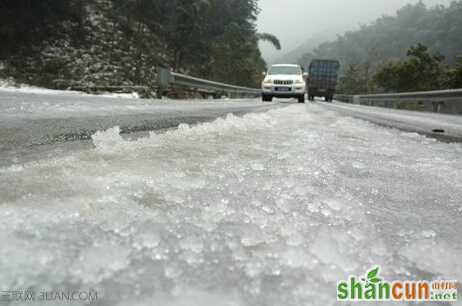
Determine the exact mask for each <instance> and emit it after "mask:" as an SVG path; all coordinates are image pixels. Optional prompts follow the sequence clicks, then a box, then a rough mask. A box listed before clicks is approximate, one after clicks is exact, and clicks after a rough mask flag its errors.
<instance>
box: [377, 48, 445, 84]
mask: <svg viewBox="0 0 462 306" xmlns="http://www.w3.org/2000/svg"><path fill="white" fill-rule="evenodd" d="M407 56H408V59H407V60H405V61H401V62H398V63H395V64H388V65H386V66H384V67H383V68H382V69H380V70H379V71H378V72H377V74H376V75H375V76H374V83H375V84H376V85H377V86H379V87H381V88H383V89H384V90H386V91H393V92H406V91H425V90H436V89H442V88H444V87H445V82H446V79H447V66H446V65H444V64H443V61H444V57H443V56H442V55H440V54H438V53H436V54H430V53H429V51H428V48H427V47H426V46H424V45H422V44H418V45H417V46H415V47H411V49H409V51H408V52H407Z"/></svg>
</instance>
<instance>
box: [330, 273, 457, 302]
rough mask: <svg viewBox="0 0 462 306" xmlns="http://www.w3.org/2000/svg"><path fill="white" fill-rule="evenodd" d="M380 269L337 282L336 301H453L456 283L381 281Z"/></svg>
mask: <svg viewBox="0 0 462 306" xmlns="http://www.w3.org/2000/svg"><path fill="white" fill-rule="evenodd" d="M379 274H380V267H375V268H373V269H371V270H370V271H368V272H367V273H366V275H365V277H354V276H350V277H349V279H348V280H347V281H340V282H338V283H337V300H338V301H345V302H359V301H366V302H367V301H370V302H376V301H394V302H403V301H406V302H455V301H457V281H447V280H438V281H431V282H430V281H392V282H389V281H385V280H383V279H381V278H380V277H379Z"/></svg>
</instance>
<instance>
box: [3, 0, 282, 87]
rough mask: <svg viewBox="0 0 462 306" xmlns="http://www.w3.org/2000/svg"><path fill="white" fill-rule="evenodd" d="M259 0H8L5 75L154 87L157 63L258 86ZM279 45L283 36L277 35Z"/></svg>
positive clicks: (54, 83)
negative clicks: (257, 28) (256, 24)
mask: <svg viewBox="0 0 462 306" xmlns="http://www.w3.org/2000/svg"><path fill="white" fill-rule="evenodd" d="M257 14H258V5H257V0H227V1H223V0H206V1H205V0H168V1H165V0H40V1H37V0H3V1H2V2H1V3H0V41H1V44H2V47H1V48H0V77H14V78H15V79H16V81H17V82H23V83H28V84H33V85H39V86H46V87H52V88H68V87H69V86H82V85H83V86H85V85H89V84H90V85H103V86H107V85H131V84H134V85H148V86H149V85H152V80H153V79H154V77H155V71H154V69H155V67H156V66H159V65H161V66H166V67H171V68H173V69H175V70H177V71H183V72H187V73H190V74H193V75H197V76H201V77H206V78H210V79H214V80H218V81H224V82H229V83H233V84H238V85H247V86H255V85H257V82H258V80H259V76H260V74H261V71H262V70H263V69H264V66H265V63H264V61H263V60H262V58H261V54H260V51H259V49H258V39H270V40H273V41H274V37H271V36H268V35H261V34H258V33H257V32H256V27H255V20H256V17H257ZM275 42H276V43H277V41H275Z"/></svg>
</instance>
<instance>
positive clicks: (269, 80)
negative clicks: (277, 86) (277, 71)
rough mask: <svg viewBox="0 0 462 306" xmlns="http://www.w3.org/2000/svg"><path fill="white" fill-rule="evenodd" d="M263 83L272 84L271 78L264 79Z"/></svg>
mask: <svg viewBox="0 0 462 306" xmlns="http://www.w3.org/2000/svg"><path fill="white" fill-rule="evenodd" d="M263 84H266V85H269V84H273V80H271V79H265V80H264V81H263Z"/></svg>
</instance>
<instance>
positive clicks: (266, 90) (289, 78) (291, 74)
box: [261, 65, 306, 103]
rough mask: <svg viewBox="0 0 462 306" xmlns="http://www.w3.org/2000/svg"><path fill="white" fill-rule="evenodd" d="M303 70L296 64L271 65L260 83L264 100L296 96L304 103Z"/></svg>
mask: <svg viewBox="0 0 462 306" xmlns="http://www.w3.org/2000/svg"><path fill="white" fill-rule="evenodd" d="M304 76H305V75H304V74H303V70H302V68H301V67H300V66H298V65H273V66H271V68H270V69H269V70H268V73H266V74H265V79H264V80H263V83H262V85H261V87H262V99H263V101H265V102H269V101H272V100H273V97H276V98H297V99H298V102H300V103H305V92H306V82H305V78H304Z"/></svg>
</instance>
